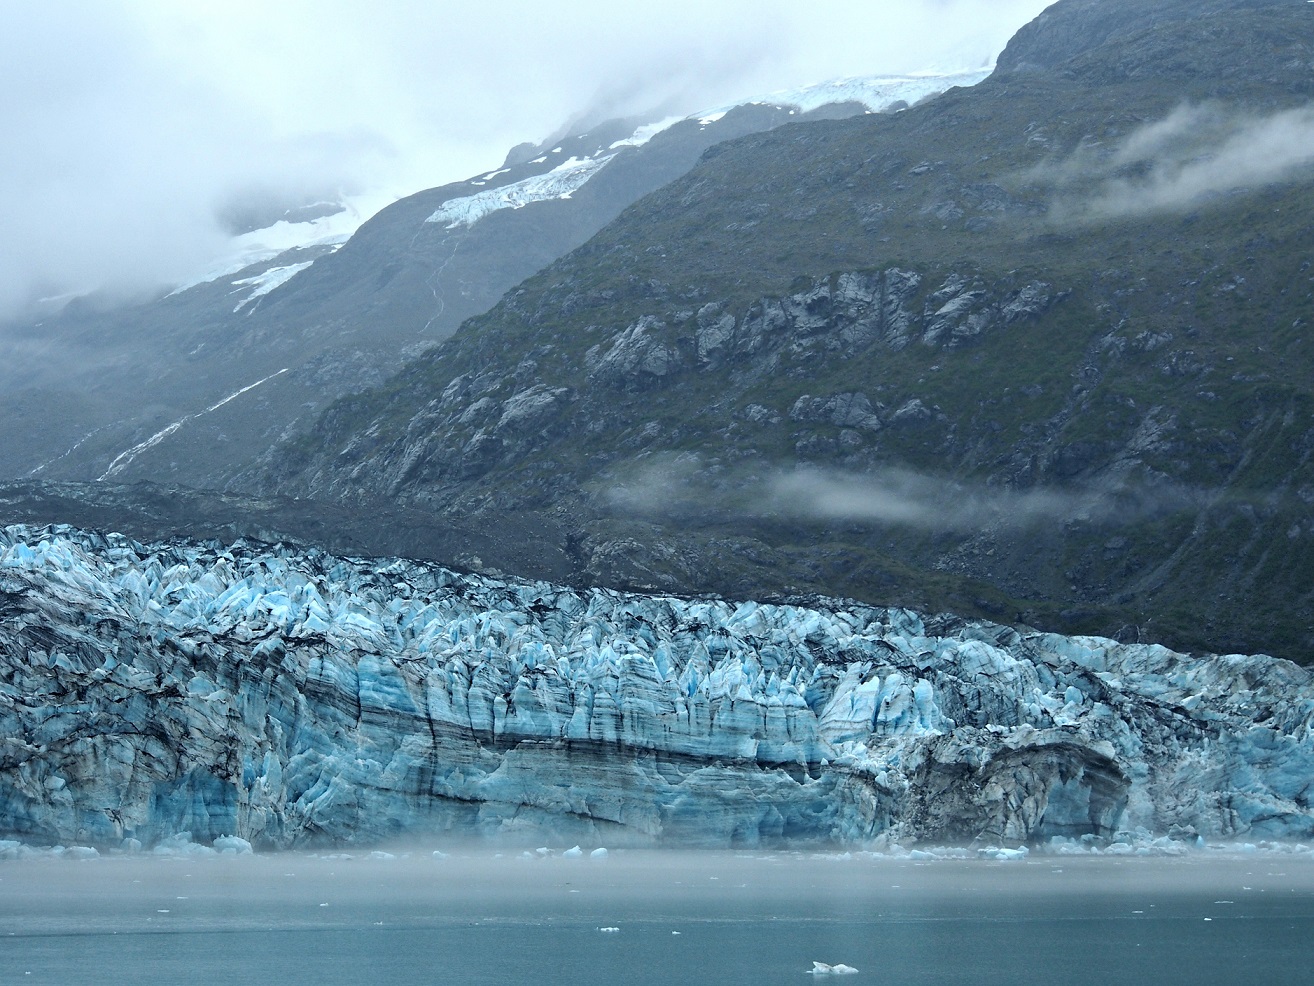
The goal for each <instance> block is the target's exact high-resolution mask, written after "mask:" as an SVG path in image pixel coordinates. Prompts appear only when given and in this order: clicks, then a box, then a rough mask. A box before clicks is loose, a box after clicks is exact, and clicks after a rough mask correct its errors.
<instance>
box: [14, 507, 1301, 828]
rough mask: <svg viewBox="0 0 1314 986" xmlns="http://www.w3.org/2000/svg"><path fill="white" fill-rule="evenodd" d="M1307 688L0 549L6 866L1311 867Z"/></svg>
mask: <svg viewBox="0 0 1314 986" xmlns="http://www.w3.org/2000/svg"><path fill="white" fill-rule="evenodd" d="M1312 724H1314V685H1312V684H1311V680H1310V675H1309V673H1308V672H1306V671H1304V670H1302V669H1300V668H1298V667H1296V666H1295V665H1292V664H1289V663H1286V662H1283V661H1276V660H1273V659H1271V658H1266V657H1239V656H1227V657H1205V658H1195V657H1187V656H1184V655H1180V654H1175V653H1173V652H1171V651H1168V650H1165V649H1164V648H1162V647H1157V646H1144V645H1119V644H1117V643H1115V642H1113V641H1110V640H1106V639H1103V638H1080V637H1075V638H1069V637H1061V636H1057V635H1054V634H1043V633H1034V632H1022V631H1017V630H1013V629H1009V628H1006V627H1001V626H996V625H992V624H987V623H979V622H964V621H960V620H955V619H952V618H949V617H936V618H926V617H920V616H918V615H916V614H914V613H911V612H909V611H906V610H893V609H880V608H872V607H866V606H860V605H857V604H853V603H848V602H843V601H836V600H813V601H811V602H810V603H808V604H806V605H805V604H798V605H758V604H755V603H733V602H725V601H721V600H688V599H677V598H669V597H647V596H637V595H626V594H623V593H617V592H610V591H602V590H594V591H587V592H577V591H573V590H568V589H563V588H560V587H557V586H553V585H550V584H547V583H541V582H537V583H536V582H502V581H496V580H491V579H485V578H479V577H476V576H465V575H458V574H456V573H453V572H450V571H447V570H445V569H442V568H439V567H436V566H432V565H422V564H418V563H413V562H406V561H399V560H382V561H380V560H372V561H363V560H359V559H343V558H337V557H333V556H330V555H326V554H323V553H320V552H316V551H304V552H302V551H298V550H296V549H293V548H291V547H288V546H277V547H270V546H267V545H260V544H256V543H251V542H239V543H237V544H235V545H232V546H231V547H219V546H217V545H214V544H197V543H191V542H181V541H179V542H170V543H167V544H156V545H142V544H139V543H136V542H133V541H130V540H128V539H126V538H122V537H118V536H112V535H111V536H106V535H100V534H96V533H88V532H83V531H78V530H74V529H70V528H44V529H38V528H25V527H10V528H6V529H4V530H3V532H0V834H9V835H13V836H15V837H18V838H22V839H23V840H25V841H27V842H42V841H44V842H51V843H53V842H79V843H100V844H113V843H117V842H118V841H119V840H122V839H124V838H127V837H132V838H137V839H139V840H141V841H143V842H145V843H147V844H149V843H151V842H153V841H158V840H159V839H162V838H165V837H167V836H170V835H172V834H174V833H177V832H182V831H191V832H192V833H193V836H194V837H195V838H198V839H204V840H207V841H208V840H211V839H214V838H216V837H219V836H223V835H230V834H231V835H237V836H240V837H242V838H245V839H248V840H251V841H252V842H254V843H255V844H256V845H258V846H259V845H264V846H280V847H286V846H298V845H313V844H339V843H351V842H356V843H368V842H376V841H379V840H383V839H389V838H401V837H406V836H408V835H425V834H433V833H447V834H449V835H452V836H459V835H468V836H479V837H498V838H506V839H514V838H519V837H521V836H523V837H525V838H531V837H532V838H540V837H545V836H546V835H548V834H554V835H558V836H564V837H569V838H584V837H594V838H597V839H598V840H599V841H606V842H607V843H609V844H686V845H691V844H697V845H709V846H736V845H740V846H751V845H758V844H763V843H838V844H849V845H861V844H864V843H867V842H870V841H872V840H874V839H876V838H878V837H881V836H885V837H890V838H898V839H902V840H905V841H940V842H968V841H971V840H973V839H989V840H994V841H998V840H1009V841H1036V840H1041V839H1045V838H1048V837H1050V836H1054V835H1061V836H1080V835H1085V834H1088V833H1090V834H1095V835H1100V836H1111V835H1112V834H1113V833H1114V832H1115V831H1117V830H1119V829H1129V828H1136V827H1144V828H1146V829H1148V830H1150V831H1151V832H1154V833H1157V834H1170V835H1175V836H1179V837H1180V836H1186V835H1196V834H1198V835H1203V836H1205V837H1207V838H1213V837H1230V836H1242V835H1245V836H1253V837H1265V838H1283V837H1291V838H1297V837H1309V836H1311V835H1314V812H1312V811H1311V809H1310V806H1309V790H1308V788H1309V786H1310V783H1311V781H1310V778H1311V777H1314V739H1312V738H1311V737H1312V735H1314V734H1312V732H1311V730H1312V728H1314V727H1312Z"/></svg>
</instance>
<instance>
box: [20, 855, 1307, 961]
mask: <svg viewBox="0 0 1314 986" xmlns="http://www.w3.org/2000/svg"><path fill="white" fill-rule="evenodd" d="M448 848H451V847H450V846H449V847H448ZM1312 921H1314V857H1311V854H1310V853H1309V852H1308V851H1304V852H1295V853H1290V854H1285V855H1279V854H1273V855H1263V854H1261V855H1255V856H1245V857H1225V858H1220V857H1218V856H1212V855H1211V856H1196V857H1191V858H1186V859H1166V860H1165V859H1109V858H1101V859H1095V858H1084V859H1083V858H1072V857H1041V856H1033V857H1032V858H1031V859H1030V860H1029V861H1026V862H1021V861H1019V862H1014V863H999V862H993V861H984V860H941V861H936V862H931V863H924V862H918V861H913V860H907V859H893V858H888V857H886V858H879V857H873V856H870V855H867V856H864V855H862V854H858V855H852V856H850V855H849V854H842V855H837V854H803V853H733V852H701V853H663V852H624V851H613V852H612V853H611V854H610V855H609V856H608V857H607V858H606V859H605V860H595V859H590V858H588V857H587V856H585V857H582V858H574V859H571V858H563V856H562V854H561V852H560V848H558V850H557V852H556V853H554V854H552V855H548V856H543V855H539V854H537V853H535V852H533V851H527V852H526V854H525V855H523V856H522V855H520V854H518V853H513V852H508V853H506V854H499V855H493V854H491V853H488V852H487V851H482V850H472V851H470V852H469V853H467V854H464V855H463V854H461V853H459V852H454V853H453V855H451V856H449V857H435V856H434V855H431V854H430V852H428V851H415V852H412V853H410V854H406V853H403V852H400V851H399V852H397V853H396V854H394V855H391V856H388V857H387V858H371V857H370V856H369V855H368V854H364V853H362V854H360V855H359V856H357V857H356V858H352V857H351V856H349V855H344V854H334V855H331V856H324V857H312V856H306V855H301V854H296V853H282V854H277V853H275V854H268V855H257V856H254V857H252V856H244V857H236V858H225V857H209V858H185V859H183V858H173V859H158V858H156V859H142V858H108V857H107V858H101V859H96V860H89V861H85V862H72V861H68V860H52V859H44V860H18V861H12V862H6V863H0V984H6V983H19V982H21V983H24V984H26V986H30V984H32V983H37V982H60V983H70V982H95V983H97V984H98V986H116V984H120V983H122V984H128V983H132V984H144V986H154V984H165V983H168V984H170V986H172V984H175V983H178V982H193V983H211V982H215V983H217V982H223V983H248V982H249V983H263V982H278V981H298V982H314V983H316V984H324V986H337V984H346V983H352V984H356V983H361V982H368V983H377V984H392V983H397V984H401V983H407V984H410V983H419V982H422V983H429V982H440V983H444V984H463V983H489V982H502V983H527V982H532V983H534V984H536V986H556V984H567V983H569V984H572V986H575V984H584V986H588V984H594V983H597V984H603V983H606V984H609V986H613V984H618V983H620V984H636V986H648V984H653V986H656V984H662V986H666V984H669V983H674V982H689V983H750V982H751V983H790V982H796V983H807V982H814V981H815V980H813V979H811V978H810V977H809V978H804V977H805V976H807V975H808V973H809V972H810V971H812V970H813V968H814V963H817V962H820V963H824V964H826V965H831V966H838V965H841V964H842V965H846V966H850V967H853V968H855V969H857V970H858V972H857V973H856V974H854V975H852V976H851V977H847V978H845V979H844V980H843V981H844V982H853V983H861V982H883V983H899V984H901V986H903V984H912V986H917V984H931V983H969V982H970V983H972V984H974V986H995V984H1004V983H1008V984H1010V986H1011V984H1015V983H1039V982H1044V983H1046V984H1051V983H1052V984H1067V986H1087V984H1092V986H1093V984H1097V983H1098V984H1106V983H1109V982H1128V983H1156V984H1190V986H1210V984H1224V983H1226V984H1229V986H1230V984H1233V983H1238V982H1263V983H1265V986H1285V984H1296V983H1303V982H1305V981H1307V980H1306V977H1307V975H1308V971H1307V965H1308V957H1309V945H1308V935H1307V932H1308V929H1309V928H1310V927H1311V926H1312V925H1311V922H1312ZM604 929H607V930H606V931H605V932H604ZM610 929H615V930H614V931H613V930H610ZM28 973H30V974H31V975H30V976H29V975H27V974H28ZM826 981H829V979H827V980H826Z"/></svg>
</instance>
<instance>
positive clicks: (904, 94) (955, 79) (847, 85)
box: [234, 69, 990, 283]
mask: <svg viewBox="0 0 1314 986" xmlns="http://www.w3.org/2000/svg"><path fill="white" fill-rule="evenodd" d="M989 74H990V73H989V71H988V70H984V69H982V70H979V71H971V72H957V73H951V74H944V75H937V74H934V73H926V74H923V75H916V76H854V77H850V78H845V79H836V80H831V81H827V82H819V83H815V84H813V85H808V86H803V87H800V88H797V89H782V90H779V91H777V92H773V93H771V94H769V95H767V96H762V97H759V98H755V99H745V100H739V101H738V102H735V103H728V104H726V105H724V106H720V107H717V108H715V109H713V110H706V111H704V112H701V113H695V114H693V115H692V116H670V117H667V118H665V119H663V120H659V121H656V122H654V123H648V124H644V125H643V126H641V127H639V128H638V129H636V130H635V131H634V133H633V134H632V135H631V136H629V137H627V138H625V139H623V140H618V141H616V142H614V143H613V144H611V145H610V146H609V147H608V148H607V151H610V152H611V153H607V152H601V153H599V154H597V155H595V156H593V157H583V158H575V157H572V158H569V159H567V160H565V161H562V162H560V163H558V164H556V165H555V166H554V167H553V168H552V169H551V170H549V171H547V172H545V173H543V174H539V175H531V176H530V177H528V178H523V179H521V180H520V181H517V182H512V183H510V184H507V185H500V186H498V187H496V188H489V189H485V190H483V191H480V192H475V193H473V194H471V195H463V196H457V197H454V198H450V199H448V200H447V201H445V202H443V204H442V205H440V206H439V207H438V208H437V209H436V210H435V211H434V212H433V214H432V215H430V216H429V218H428V219H426V220H425V222H427V223H443V224H445V225H444V228H445V229H459V228H461V227H463V226H464V227H469V226H473V225H474V224H475V223H477V222H479V220H481V219H483V218H484V217H485V216H489V215H491V214H492V213H494V212H500V211H501V210H503V209H522V208H524V207H525V206H527V205H533V204H535V203H538V202H547V201H551V200H552V199H568V198H570V197H571V195H573V194H574V193H575V192H577V191H579V190H580V189H581V188H583V187H584V185H585V184H586V183H587V182H588V181H589V179H591V178H592V177H593V176H594V175H595V174H597V173H598V172H599V171H601V170H602V169H603V168H605V167H606V166H607V165H608V164H609V163H610V162H611V160H612V158H614V157H615V156H616V154H617V153H619V152H620V151H621V150H623V149H625V148H626V147H640V146H642V145H643V144H645V143H647V142H648V141H649V140H651V139H652V138H653V137H655V136H656V135H657V134H659V133H661V132H662V131H664V130H667V129H669V128H670V127H673V126H675V125H676V124H677V123H681V122H683V121H685V120H696V121H697V122H698V123H699V124H700V125H701V126H702V127H704V128H706V127H708V126H710V125H711V124H713V123H715V122H716V121H718V120H720V119H721V118H722V117H724V116H725V115H726V114H727V113H728V112H730V110H732V109H734V108H736V107H738V106H748V105H761V104H766V105H771V106H792V107H794V109H793V110H791V111H790V112H794V111H795V110H797V111H798V112H800V113H806V112H810V111H812V110H815V109H818V108H820V107H822V106H826V105H829V104H831V103H860V104H861V105H863V106H865V107H866V108H867V110H868V111H869V112H872V113H878V112H881V111H884V110H887V109H890V108H891V107H894V106H897V105H899V104H907V103H915V102H917V101H919V100H922V99H926V98H928V97H930V96H935V95H938V94H940V93H942V92H944V91H945V90H947V89H950V88H952V87H954V86H974V85H976V84H977V83H978V82H980V81H981V80H982V79H984V78H986V76H988V75H989ZM561 150H562V149H561V148H560V147H556V148H553V149H552V150H551V151H549V152H548V153H549V154H560V153H561ZM545 161H547V156H546V155H545V156H543V157H539V158H535V159H534V161H533V162H532V163H543V162H545ZM503 173H505V172H503V171H492V172H489V173H488V174H486V175H483V176H482V177H481V178H480V179H477V180H475V181H474V182H472V184H474V185H483V184H484V183H485V182H486V181H488V180H490V179H491V178H493V177H494V176H495V175H498V174H503ZM234 283H236V282H234Z"/></svg>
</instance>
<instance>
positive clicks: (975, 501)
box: [604, 455, 1191, 534]
mask: <svg viewBox="0 0 1314 986" xmlns="http://www.w3.org/2000/svg"><path fill="white" fill-rule="evenodd" d="M604 498H605V499H606V501H607V502H608V504H609V505H610V506H611V508H612V509H613V510H615V511H617V512H619V513H625V514H630V515H634V516H644V517H666V518H676V519H679V518H701V519H705V520H709V521H718V520H731V519H760V520H773V519H774V520H784V519H787V520H798V521H812V522H844V523H857V524H871V525H875V526H888V527H906V528H913V529H916V530H921V531H928V532H932V533H960V534H961V533H970V532H973V531H980V530H984V529H987V528H991V529H1022V528H1027V527H1034V526H1040V525H1053V524H1065V523H1069V522H1073V521H1079V522H1084V523H1130V522H1132V521H1135V520H1139V519H1142V518H1144V517H1146V516H1149V515H1152V514H1156V513H1160V512H1163V511H1165V510H1171V509H1177V508H1180V507H1183V506H1187V505H1188V504H1189V503H1190V502H1191V497H1190V496H1189V494H1187V493H1186V492H1185V491H1182V490H1179V489H1168V488H1156V489H1134V488H1130V487H1125V486H1124V487H1122V488H1119V489H1117V490H1114V491H1110V490H1104V489H1097V488H1089V489H1082V488H1056V487H1045V488H1038V489H1029V490H1019V489H1010V488H1004V487H995V486H987V485H984V484H980V483H971V482H962V481H958V480H954V479H951V478H949V477H945V476H936V475H931V474H927V473H920V472H916V471H913V470H910V469H903V468H897V467H885V468H880V469H873V470H871V471H867V472H850V471H844V470H838V469H824V468H818V467H799V468H794V469H783V468H765V469H756V470H747V469H743V470H727V469H722V468H719V467H717V466H715V465H706V464H704V463H703V462H702V461H701V460H700V459H698V458H697V457H696V456H693V455H684V456H677V457H674V458H671V459H666V460H661V461H658V462H649V463H647V464H645V465H641V466H637V467H635V468H633V469H631V470H630V471H629V472H628V473H626V474H625V475H623V476H622V477H620V478H619V480H613V482H612V485H610V486H609V488H608V489H607V492H606V493H605V496H604Z"/></svg>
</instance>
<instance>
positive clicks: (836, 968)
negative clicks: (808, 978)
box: [808, 961, 858, 976]
mask: <svg viewBox="0 0 1314 986" xmlns="http://www.w3.org/2000/svg"><path fill="white" fill-rule="evenodd" d="M857 971H858V970H857V969H855V968H853V966H851V965H845V964H844V963H843V962H840V963H839V964H837V965H827V964H826V963H825V962H816V961H813V963H812V968H811V969H809V970H808V974H809V975H812V976H851V975H853V974H854V973H855V972H857Z"/></svg>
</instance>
